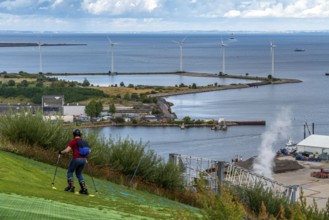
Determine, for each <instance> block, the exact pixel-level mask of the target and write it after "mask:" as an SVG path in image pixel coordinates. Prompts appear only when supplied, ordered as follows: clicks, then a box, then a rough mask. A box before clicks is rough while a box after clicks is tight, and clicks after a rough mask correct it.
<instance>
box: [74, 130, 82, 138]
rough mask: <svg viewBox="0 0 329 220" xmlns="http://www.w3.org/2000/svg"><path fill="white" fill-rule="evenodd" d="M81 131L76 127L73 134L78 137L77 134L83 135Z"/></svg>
mask: <svg viewBox="0 0 329 220" xmlns="http://www.w3.org/2000/svg"><path fill="white" fill-rule="evenodd" d="M81 135H82V134H81V131H80V130H79V129H75V130H74V131H73V136H74V137H76V136H79V137H81Z"/></svg>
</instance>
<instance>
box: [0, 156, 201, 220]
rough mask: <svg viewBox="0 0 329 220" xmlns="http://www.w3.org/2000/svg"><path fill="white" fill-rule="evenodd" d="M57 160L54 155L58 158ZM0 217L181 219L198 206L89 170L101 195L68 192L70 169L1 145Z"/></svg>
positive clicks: (189, 214)
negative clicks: (131, 187) (68, 171)
mask: <svg viewBox="0 0 329 220" xmlns="http://www.w3.org/2000/svg"><path fill="white" fill-rule="evenodd" d="M55 162H56V161H54V163H55ZM0 164H1V166H0V179H1V181H0V192H1V193H0V219H122V218H124V219H180V218H183V216H186V217H187V216H189V217H191V218H192V219H193V218H197V217H198V212H199V211H198V210H197V209H195V208H192V207H189V206H186V205H183V204H180V203H177V202H174V201H171V200H168V199H165V198H163V197H158V196H155V195H152V194H148V193H146V192H141V191H137V190H134V189H130V188H128V187H125V186H120V185H116V184H113V183H111V182H108V181H104V180H99V179H97V178H94V180H95V185H96V188H97V190H98V191H99V193H96V192H95V189H94V187H93V183H92V181H91V177H90V176H88V175H86V174H85V177H86V180H87V185H88V188H89V191H90V192H91V193H92V194H94V195H95V197H90V196H85V195H79V194H74V193H69V192H65V191H64V190H63V189H64V188H65V186H66V170H65V169H62V168H59V169H58V170H57V175H56V179H55V186H56V188H57V190H54V189H52V184H51V183H52V180H53V175H54V171H55V166H51V165H48V164H44V163H41V162H37V161H34V160H32V159H27V158H24V157H21V156H18V155H15V154H12V153H8V152H4V151H0Z"/></svg>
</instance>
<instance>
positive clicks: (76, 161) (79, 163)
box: [58, 129, 88, 195]
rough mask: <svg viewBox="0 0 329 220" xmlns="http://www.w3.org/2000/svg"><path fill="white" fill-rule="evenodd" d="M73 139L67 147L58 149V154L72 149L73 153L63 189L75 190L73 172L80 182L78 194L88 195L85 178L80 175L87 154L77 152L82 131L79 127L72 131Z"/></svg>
mask: <svg viewBox="0 0 329 220" xmlns="http://www.w3.org/2000/svg"><path fill="white" fill-rule="evenodd" d="M73 137H74V138H73V140H71V141H70V142H69V144H68V146H67V148H65V149H64V150H62V151H59V152H58V153H59V154H63V153H68V152H70V151H71V150H72V152H73V154H72V159H71V161H70V164H69V167H68V170H67V183H68V186H67V187H66V188H65V189H64V190H65V191H68V192H74V191H75V187H74V181H73V173H74V172H75V175H76V176H77V178H78V180H79V184H80V187H81V189H80V191H79V193H80V194H85V195H88V189H87V187H86V183H85V180H84V178H83V176H82V171H83V168H84V167H85V165H86V163H87V156H81V155H80V154H79V151H78V141H79V140H82V138H81V137H82V133H81V131H80V130H79V129H75V130H74V131H73Z"/></svg>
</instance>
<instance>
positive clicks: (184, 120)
mask: <svg viewBox="0 0 329 220" xmlns="http://www.w3.org/2000/svg"><path fill="white" fill-rule="evenodd" d="M183 122H184V123H185V124H189V123H191V122H192V121H191V118H190V117H189V116H185V117H184V118H183Z"/></svg>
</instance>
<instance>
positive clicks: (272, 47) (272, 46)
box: [270, 42, 276, 77]
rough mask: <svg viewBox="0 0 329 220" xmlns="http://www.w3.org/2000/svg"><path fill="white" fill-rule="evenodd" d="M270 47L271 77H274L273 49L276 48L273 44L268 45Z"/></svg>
mask: <svg viewBox="0 0 329 220" xmlns="http://www.w3.org/2000/svg"><path fill="white" fill-rule="evenodd" d="M270 45H271V55H272V73H271V74H272V77H274V49H275V48H276V45H274V44H273V42H271V43H270Z"/></svg>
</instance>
